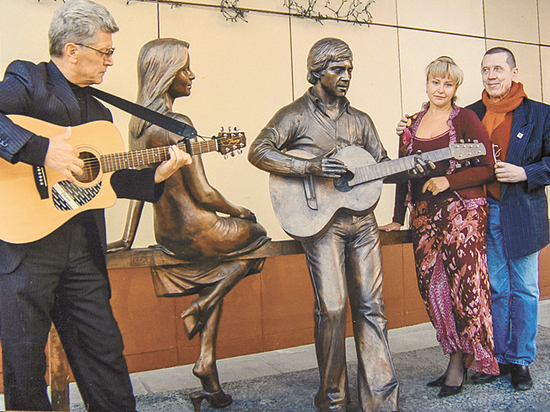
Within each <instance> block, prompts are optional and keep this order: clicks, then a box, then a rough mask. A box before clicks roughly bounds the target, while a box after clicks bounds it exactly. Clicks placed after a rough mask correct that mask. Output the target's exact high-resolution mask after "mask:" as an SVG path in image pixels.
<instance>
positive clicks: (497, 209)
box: [468, 47, 550, 390]
mask: <svg viewBox="0 0 550 412" xmlns="http://www.w3.org/2000/svg"><path fill="white" fill-rule="evenodd" d="M481 75H482V78H483V86H484V87H485V90H484V91H483V93H482V98H481V100H479V101H477V102H476V103H474V104H472V105H470V106H468V108H470V109H472V110H473V111H474V112H475V113H476V114H477V115H478V116H479V118H480V119H481V121H482V122H483V125H484V126H485V128H486V129H487V132H488V133H489V136H490V138H491V142H492V144H493V154H494V156H495V176H496V179H497V180H496V181H495V182H493V183H491V184H489V185H488V186H487V197H488V203H489V218H488V226H487V259H488V266H489V278H490V281H491V301H492V306H493V333H494V340H495V357H496V358H497V360H498V362H499V366H500V376H504V375H507V374H508V373H510V374H511V381H512V385H513V387H514V389H516V390H528V389H531V387H532V386H533V381H532V378H531V375H530V373H529V366H531V364H532V363H533V362H534V361H535V356H536V336H537V323H538V322H537V311H538V300H539V288H538V256H539V252H540V250H541V249H542V248H543V247H545V246H546V245H547V244H548V243H549V225H548V203H547V199H546V193H545V186H546V185H548V184H550V106H548V105H545V104H543V103H540V102H535V101H533V100H530V99H528V97H527V95H526V94H525V92H524V90H523V85H522V84H521V83H518V82H516V80H517V77H518V68H517V67H516V61H515V58H514V55H513V54H512V52H511V51H510V50H508V49H506V48H503V47H495V48H493V49H491V50H489V51H487V52H486V53H485V55H484V57H483V61H482V64H481ZM496 378H497V377H496V376H490V375H484V374H480V373H476V374H474V375H473V377H472V380H473V382H474V383H487V382H492V381H493V380H495V379H496Z"/></svg>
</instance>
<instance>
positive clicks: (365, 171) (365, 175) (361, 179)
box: [348, 147, 453, 186]
mask: <svg viewBox="0 0 550 412" xmlns="http://www.w3.org/2000/svg"><path fill="white" fill-rule="evenodd" d="M421 157H422V160H424V161H431V162H433V163H435V162H440V161H442V160H447V159H452V158H453V155H452V154H451V149H449V148H448V147H446V148H443V149H438V150H433V151H430V152H425V153H422V155H421ZM415 165H416V162H415V156H406V157H402V158H400V159H395V160H389V161H387V162H381V163H376V164H373V165H369V166H362V167H358V168H356V169H355V170H352V172H353V173H354V177H353V179H351V180H350V181H349V182H348V184H349V186H354V185H358V184H361V183H365V182H370V181H372V180H378V179H382V178H384V177H388V176H392V175H396V174H398V173H402V172H405V171H407V170H410V169H413V168H414V167H415Z"/></svg>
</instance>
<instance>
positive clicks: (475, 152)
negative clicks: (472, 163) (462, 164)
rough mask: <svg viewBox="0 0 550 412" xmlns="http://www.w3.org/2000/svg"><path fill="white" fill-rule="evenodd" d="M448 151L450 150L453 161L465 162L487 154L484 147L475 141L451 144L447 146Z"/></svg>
mask: <svg viewBox="0 0 550 412" xmlns="http://www.w3.org/2000/svg"><path fill="white" fill-rule="evenodd" d="M449 149H450V150H451V155H452V156H453V158H454V159H455V160H466V159H471V158H474V157H481V156H485V154H486V153H487V150H486V149H485V145H484V144H483V143H479V142H477V141H475V140H474V141H473V142H468V143H465V142H460V143H457V144H453V145H451V146H449Z"/></svg>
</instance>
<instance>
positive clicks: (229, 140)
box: [214, 127, 246, 158]
mask: <svg viewBox="0 0 550 412" xmlns="http://www.w3.org/2000/svg"><path fill="white" fill-rule="evenodd" d="M214 139H215V140H216V142H217V145H218V149H217V150H218V152H220V153H221V154H223V155H224V157H225V158H227V156H228V155H230V154H231V156H235V151H236V152H237V153H239V154H241V153H242V149H243V148H244V147H245V146H246V136H245V134H244V132H243V131H242V130H239V128H238V127H234V128H231V127H228V128H227V130H224V128H223V127H222V128H221V130H220V132H219V133H218V136H216V137H214Z"/></svg>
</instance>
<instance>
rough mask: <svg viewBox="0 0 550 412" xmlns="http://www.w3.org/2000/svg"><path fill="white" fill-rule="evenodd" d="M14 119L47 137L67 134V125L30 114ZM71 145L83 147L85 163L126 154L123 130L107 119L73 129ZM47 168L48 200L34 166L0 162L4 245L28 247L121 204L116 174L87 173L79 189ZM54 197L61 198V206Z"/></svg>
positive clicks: (69, 141)
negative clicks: (87, 214)
mask: <svg viewBox="0 0 550 412" xmlns="http://www.w3.org/2000/svg"><path fill="white" fill-rule="evenodd" d="M8 117H9V118H10V119H11V120H12V121H13V122H14V123H16V124H18V125H19V126H21V127H23V128H25V129H27V130H30V131H32V132H33V133H35V134H37V135H40V136H44V137H51V136H55V135H58V134H61V133H63V132H64V131H65V127H62V126H57V125H53V124H50V123H47V122H44V121H42V120H38V119H34V118H30V117H26V116H17V115H10V116H8ZM68 143H69V144H71V145H72V146H73V147H75V148H76V149H77V151H78V152H79V153H80V154H81V157H86V160H85V162H87V161H93V158H94V157H95V158H99V156H100V154H104V153H115V152H121V151H124V144H123V141H122V137H121V135H120V133H119V131H118V129H117V128H116V126H115V125H113V124H112V123H110V122H107V121H96V122H91V123H86V124H83V125H80V126H75V127H71V136H70V138H69V140H68ZM44 170H45V171H46V177H47V183H48V198H46V199H41V198H40V195H39V193H38V190H37V188H36V184H35V180H34V173H33V167H32V166H30V165H28V164H25V163H21V162H19V163H17V164H11V163H9V162H7V161H5V160H3V159H0V199H1V200H0V216H2V225H0V239H2V240H3V241H5V242H9V243H26V242H32V241H35V240H38V239H41V238H43V237H44V236H46V235H48V234H49V233H51V232H53V231H54V230H55V229H57V228H58V227H59V226H61V225H62V224H63V223H65V222H66V221H67V220H69V219H70V218H72V217H73V216H75V215H76V214H78V213H80V212H83V211H85V210H89V209H103V208H106V207H110V206H112V205H114V204H115V202H116V195H115V192H114V190H113V189H112V187H111V185H110V183H109V179H110V175H111V174H112V173H103V171H102V170H99V171H98V173H97V175H95V176H93V175H89V174H87V173H85V175H86V176H85V177H84V178H83V179H84V181H82V182H79V183H78V185H73V184H72V183H70V182H69V181H68V180H66V178H65V177H64V176H62V175H61V174H59V173H57V172H55V171H53V170H51V169H49V168H44ZM77 178H78V179H81V178H80V177H77ZM71 194H72V195H71ZM71 196H72V197H73V198H70V197H71ZM54 198H57V199H58V200H59V198H61V200H59V201H58V202H57V204H58V205H57V206H56V202H55V201H54Z"/></svg>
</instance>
